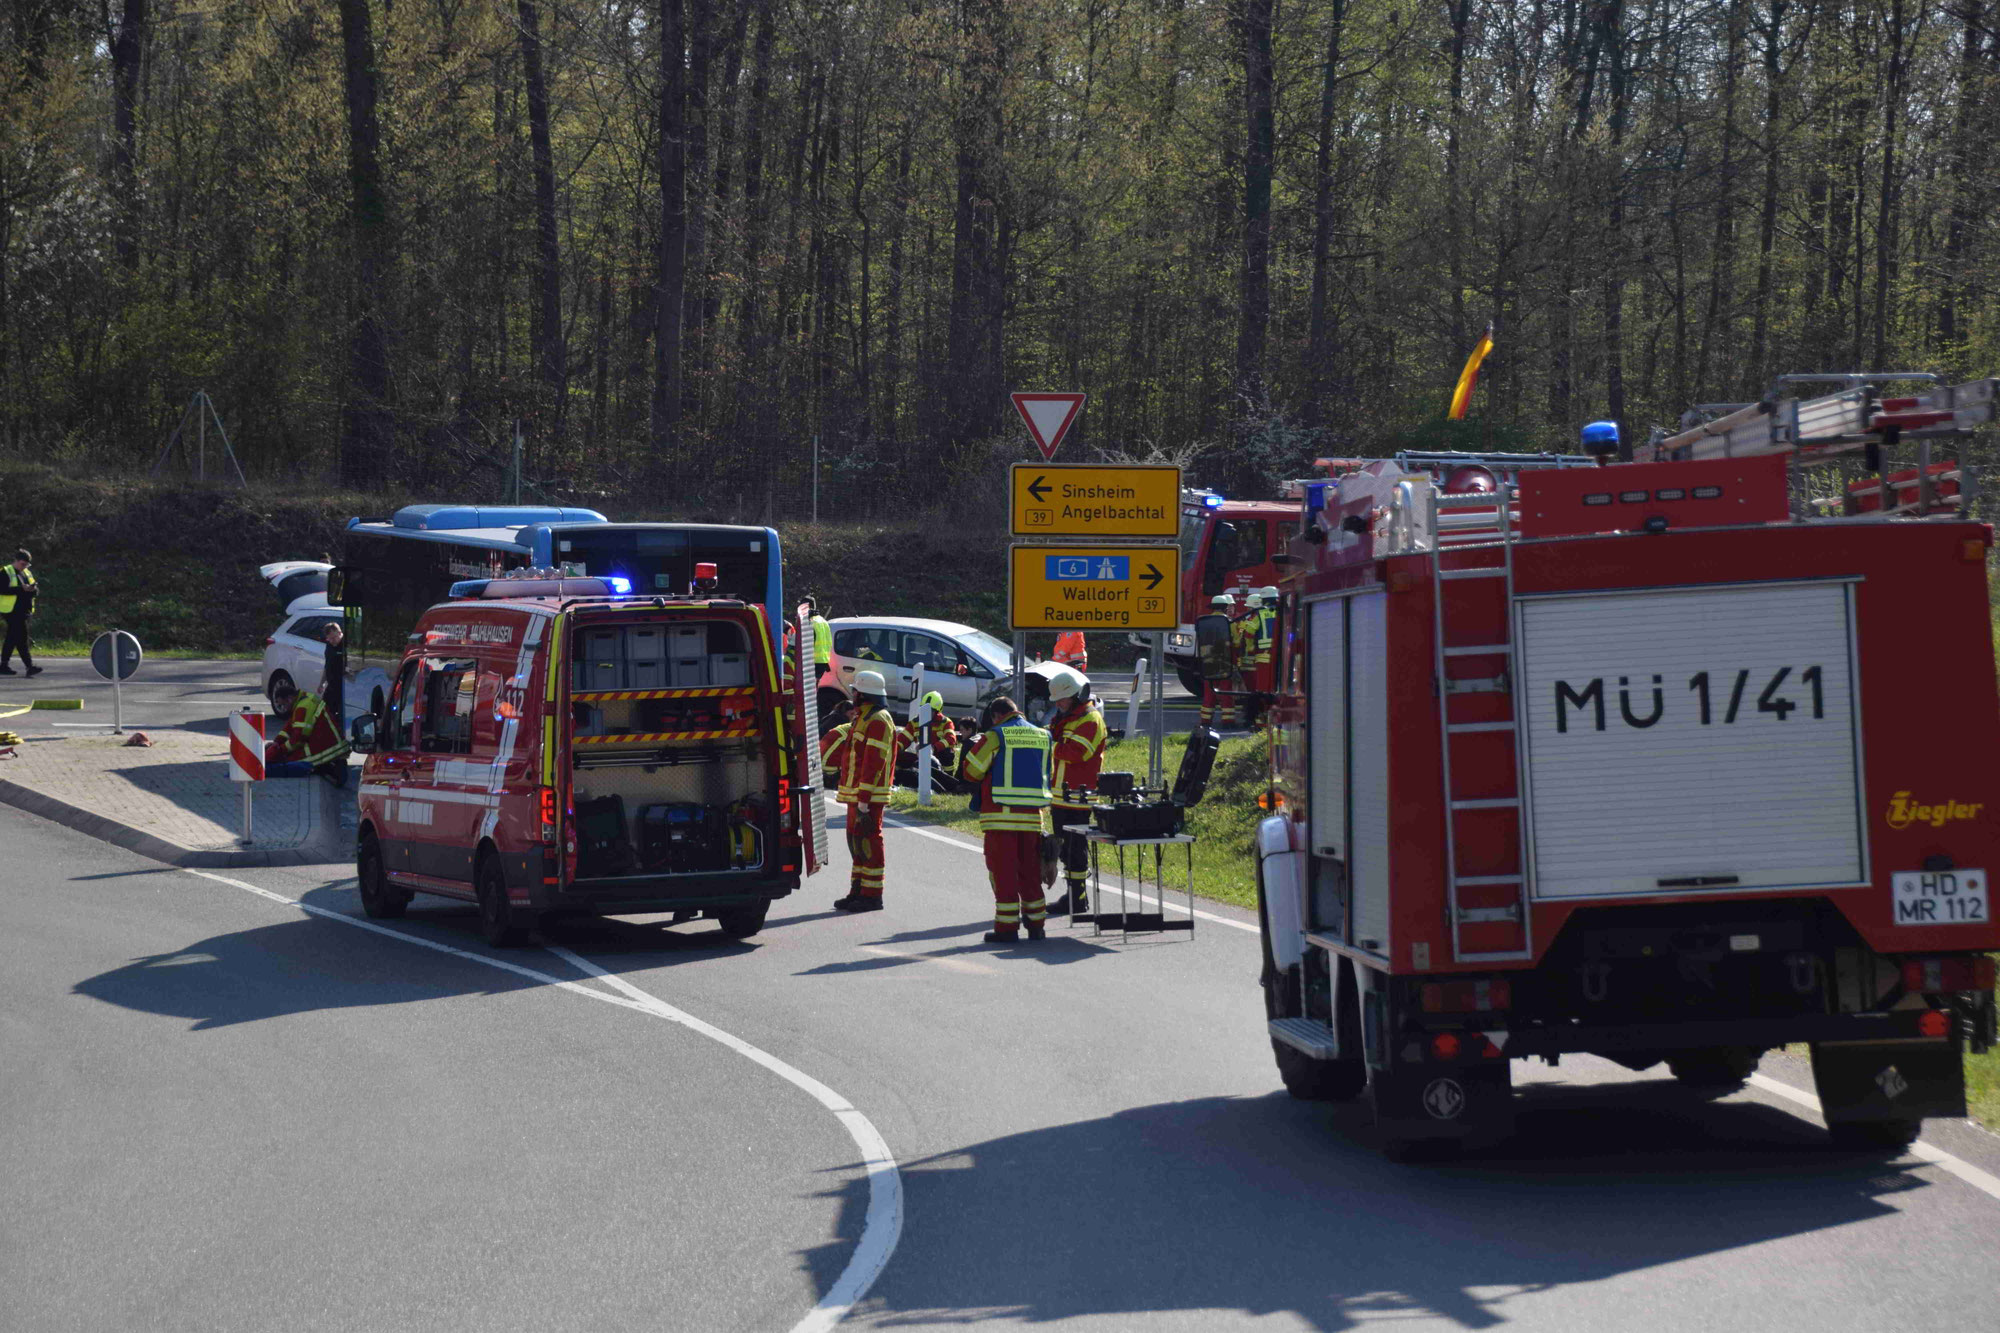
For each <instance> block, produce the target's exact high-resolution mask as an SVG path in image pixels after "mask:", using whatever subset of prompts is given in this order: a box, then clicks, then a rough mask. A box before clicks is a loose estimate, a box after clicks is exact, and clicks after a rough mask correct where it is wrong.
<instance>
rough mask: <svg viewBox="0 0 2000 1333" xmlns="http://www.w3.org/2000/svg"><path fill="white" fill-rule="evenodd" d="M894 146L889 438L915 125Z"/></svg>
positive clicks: (897, 387)
mask: <svg viewBox="0 0 2000 1333" xmlns="http://www.w3.org/2000/svg"><path fill="white" fill-rule="evenodd" d="M900 138H901V140H902V142H901V144H900V145H899V146H898V147H897V149H896V191H895V196H894V207H895V212H894V214H893V215H892V217H891V220H890V224H889V293H888V307H889V308H888V310H887V311H886V313H885V321H886V323H887V325H888V327H887V329H886V330H885V332H884V335H883V341H882V383H883V386H884V392H883V398H882V429H883V430H884V431H886V432H887V433H888V435H889V437H890V438H891V439H900V438H901V437H902V426H901V419H902V411H901V393H902V385H903V235H904V233H905V232H906V231H907V230H908V228H909V225H910V159H911V157H912V155H913V153H914V149H915V139H916V128H915V126H914V125H912V124H908V123H905V124H904V126H903V130H902V134H901V136H900Z"/></svg>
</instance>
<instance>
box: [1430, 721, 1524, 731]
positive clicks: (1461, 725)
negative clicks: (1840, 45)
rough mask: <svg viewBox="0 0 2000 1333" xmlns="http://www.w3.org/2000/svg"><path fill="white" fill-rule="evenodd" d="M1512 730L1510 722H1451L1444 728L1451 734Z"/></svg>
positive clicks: (1512, 726) (1512, 725)
mask: <svg viewBox="0 0 2000 1333" xmlns="http://www.w3.org/2000/svg"><path fill="white" fill-rule="evenodd" d="M1513 729H1514V724H1513V723H1512V722H1452V723H1448V724H1446V726H1445V730H1446V731H1449V732H1453V733H1457V732H1462V731H1512V730H1513Z"/></svg>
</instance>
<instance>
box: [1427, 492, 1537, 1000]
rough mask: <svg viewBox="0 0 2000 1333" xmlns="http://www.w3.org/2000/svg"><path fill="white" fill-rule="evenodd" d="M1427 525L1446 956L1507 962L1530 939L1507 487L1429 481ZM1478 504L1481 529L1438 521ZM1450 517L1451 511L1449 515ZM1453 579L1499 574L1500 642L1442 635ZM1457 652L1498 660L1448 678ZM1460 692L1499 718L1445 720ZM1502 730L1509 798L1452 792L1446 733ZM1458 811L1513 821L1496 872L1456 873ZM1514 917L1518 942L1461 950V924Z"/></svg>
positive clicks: (1526, 951) (1523, 951)
mask: <svg viewBox="0 0 2000 1333" xmlns="http://www.w3.org/2000/svg"><path fill="white" fill-rule="evenodd" d="M1430 498H1431V531H1432V532H1433V533H1434V534H1436V536H1435V538H1434V539H1433V541H1432V542H1431V550H1430V557H1431V617H1432V624H1431V637H1432V645H1433V660H1432V669H1433V679H1434V680H1435V681H1436V688H1437V698H1438V719H1439V722H1440V726H1439V729H1438V738H1439V746H1440V752H1441V753H1440V758H1441V761H1442V766H1441V771H1442V774H1443V783H1444V792H1443V795H1444V804H1445V812H1444V813H1445V819H1444V838H1445V903H1446V908H1447V911H1448V912H1449V913H1450V918H1451V952H1452V960H1453V961H1454V962H1457V963H1484V962H1509V961H1515V960H1520V959H1527V958H1532V957H1533V956H1534V939H1533V936H1532V934H1531V933H1530V931H1531V926H1532V919H1531V915H1530V913H1529V910H1528V881H1527V840H1526V830H1525V825H1524V823H1523V821H1522V818H1521V793H1522V789H1523V788H1522V783H1521V778H1520V763H1519V757H1520V736H1519V725H1520V724H1519V716H1518V713H1517V711H1516V709H1515V705H1514V681H1515V679H1516V677H1517V676H1518V662H1517V660H1516V652H1515V642H1514V635H1513V622H1514V513H1513V509H1514V504H1515V488H1514V486H1513V485H1511V484H1503V485H1502V486H1501V488H1500V491H1499V494H1498V495H1497V496H1495V495H1440V494H1438V493H1437V491H1436V489H1435V488H1432V489H1431V491H1430ZM1481 505H1486V506H1491V507H1492V509H1493V511H1494V522H1493V523H1492V524H1491V525H1482V526H1483V530H1481V531H1467V530H1465V527H1464V525H1462V524H1459V523H1451V522H1447V521H1445V520H1444V519H1443V518H1442V517H1441V515H1440V513H1439V511H1440V510H1444V511H1446V512H1449V511H1451V510H1475V511H1476V510H1477V508H1478V507H1479V506H1481ZM1454 517H1456V516H1454ZM1495 550H1497V551H1498V552H1499V555H1500V563H1499V564H1497V565H1466V564H1455V563H1448V562H1447V556H1451V555H1458V554H1461V553H1463V554H1474V553H1485V552H1491V551H1495ZM1461 580H1482V581H1484V580H1499V581H1501V587H1500V592H1501V607H1500V610H1501V625H1502V631H1501V632H1502V634H1503V636H1504V638H1503V641H1502V642H1499V643H1452V642H1450V641H1449V639H1448V637H1447V626H1448V623H1449V617H1448V616H1447V615H1446V614H1445V601H1446V600H1447V599H1446V585H1447V584H1450V583H1456V582H1459V581H1461ZM1457 659H1472V660H1478V659H1487V660H1492V659H1498V660H1499V661H1500V662H1501V663H1502V666H1501V668H1500V674H1499V675H1497V676H1487V677H1470V678H1467V677H1453V676H1452V675H1451V674H1450V671H1449V667H1450V664H1451V662H1452V661H1454V660H1457ZM1466 694H1497V695H1499V696H1500V697H1501V699H1502V700H1504V701H1505V705H1506V707H1505V711H1506V712H1507V714H1508V716H1507V717H1506V718H1504V719H1498V718H1496V719H1488V720H1483V721H1477V722H1453V721H1452V720H1451V718H1452V708H1451V702H1452V699H1453V697H1454V696H1457V695H1466ZM1482 733H1486V734H1504V735H1505V736H1506V737H1507V744H1508V750H1509V753H1510V757H1511V758H1512V759H1513V761H1514V795H1512V796H1509V797H1493V796H1486V797H1467V796H1462V795H1461V794H1460V788H1459V785H1458V782H1457V781H1456V779H1455V776H1454V775H1455V773H1456V772H1457V771H1458V768H1459V767H1462V766H1456V767H1455V766H1454V764H1453V762H1452V748H1453V739H1454V738H1455V737H1461V736H1470V735H1477V734H1482ZM1462 816H1472V817H1484V818H1493V817H1496V816H1498V817H1501V818H1506V817H1509V816H1511V818H1512V820H1513V834H1514V847H1515V867H1514V869H1513V870H1511V871H1509V872H1505V873H1498V874H1479V875H1467V874H1464V873H1463V872H1462V871H1461V869H1460V865H1459V843H1460V837H1459V820H1460V818H1461V817H1462ZM1466 889H1478V890H1482V891H1483V892H1481V893H1479V894H1478V895H1477V896H1478V897H1480V898H1483V899H1487V900H1489V901H1487V902H1486V903H1485V904H1484V905H1481V906H1477V907H1473V906H1467V905H1465V904H1464V903H1462V902H1461V898H1463V897H1464V896H1465V894H1464V893H1463V890H1466ZM1496 889H1511V890H1512V901H1511V902H1508V903H1505V904H1496V903H1493V902H1492V901H1490V900H1491V899H1493V898H1496V897H1505V896H1506V895H1505V894H1496V893H1493V892H1491V891H1492V890H1496ZM1503 921H1504V922H1514V923H1516V924H1517V925H1518V927H1519V930H1520V939H1521V944H1520V947H1519V948H1518V949H1499V950H1480V951H1475V952H1468V951H1467V949H1466V945H1465V939H1464V928H1465V927H1466V926H1468V925H1482V924H1488V923H1493V922H1503Z"/></svg>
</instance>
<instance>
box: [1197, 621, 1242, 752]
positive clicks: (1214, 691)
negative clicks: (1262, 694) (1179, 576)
mask: <svg viewBox="0 0 2000 1333" xmlns="http://www.w3.org/2000/svg"><path fill="white" fill-rule="evenodd" d="M1208 605H1209V607H1210V610H1209V613H1208V614H1207V615H1205V616H1203V617H1201V619H1200V620H1198V621H1196V622H1195V627H1194V628H1195V636H1194V637H1195V653H1196V657H1197V660H1198V661H1199V662H1200V663H1201V725H1202V726H1204V727H1212V726H1214V725H1215V722H1216V719H1217V718H1219V717H1220V716H1221V715H1222V707H1223V704H1222V696H1223V694H1224V693H1225V692H1226V691H1227V690H1228V689H1229V678H1230V673H1231V672H1232V671H1233V670H1234V669H1235V664H1236V650H1237V646H1238V642H1239V635H1238V633H1237V630H1236V621H1234V620H1233V619H1231V618H1230V612H1231V610H1233V609H1234V608H1235V606H1236V599H1235V598H1234V597H1232V596H1230V595H1229V594H1228V593H1226V592H1220V593H1217V594H1216V595H1215V596H1213V597H1211V598H1209V599H1208ZM1218 618H1219V619H1220V620H1221V621H1222V624H1221V625H1220V626H1217V625H1215V624H1214V621H1215V620H1216V619H1218Z"/></svg>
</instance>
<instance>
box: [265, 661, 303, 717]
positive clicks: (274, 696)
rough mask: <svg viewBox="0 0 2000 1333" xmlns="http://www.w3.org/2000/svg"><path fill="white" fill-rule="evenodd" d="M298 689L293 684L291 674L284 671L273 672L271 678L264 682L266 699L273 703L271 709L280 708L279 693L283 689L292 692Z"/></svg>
mask: <svg viewBox="0 0 2000 1333" xmlns="http://www.w3.org/2000/svg"><path fill="white" fill-rule="evenodd" d="M296 688H297V686H295V685H294V684H293V683H292V673H291V672H289V671H284V670H279V671H273V672H272V673H271V678H270V679H269V680H267V681H265V682H264V697H265V698H266V699H269V700H270V701H271V707H273V708H276V707H277V706H278V691H279V690H281V689H285V690H290V689H296Z"/></svg>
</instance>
